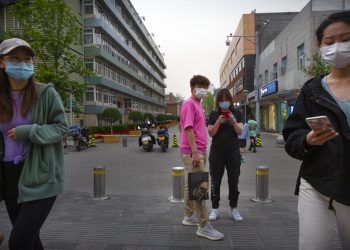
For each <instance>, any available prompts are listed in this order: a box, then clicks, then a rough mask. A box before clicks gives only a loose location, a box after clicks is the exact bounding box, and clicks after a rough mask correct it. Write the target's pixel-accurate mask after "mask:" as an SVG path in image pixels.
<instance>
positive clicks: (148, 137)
mask: <svg viewBox="0 0 350 250" xmlns="http://www.w3.org/2000/svg"><path fill="white" fill-rule="evenodd" d="M154 144H156V139H155V138H154V136H153V135H152V134H151V131H150V129H149V128H147V127H146V128H142V129H141V135H140V137H139V147H141V146H142V147H143V149H144V150H145V151H148V152H150V151H152V149H153V145H154Z"/></svg>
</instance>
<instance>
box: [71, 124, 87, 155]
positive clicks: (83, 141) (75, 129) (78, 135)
mask: <svg viewBox="0 0 350 250" xmlns="http://www.w3.org/2000/svg"><path fill="white" fill-rule="evenodd" d="M82 132H83V133H85V135H83V134H82ZM68 134H69V135H70V136H72V139H73V142H74V147H75V148H76V149H77V151H78V152H79V151H80V150H81V149H83V148H88V147H89V141H88V140H89V139H88V137H87V136H86V135H87V133H86V130H84V129H83V130H82V129H80V127H79V125H77V124H75V125H74V126H69V128H68Z"/></svg>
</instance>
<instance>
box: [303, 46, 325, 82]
mask: <svg viewBox="0 0 350 250" xmlns="http://www.w3.org/2000/svg"><path fill="white" fill-rule="evenodd" d="M308 60H309V61H311V63H310V65H309V66H308V67H306V68H305V70H304V72H305V74H306V75H307V76H309V77H316V76H319V75H322V74H327V73H329V72H330V67H329V65H328V64H327V63H326V62H325V61H324V60H323V59H322V56H321V54H320V52H319V51H314V52H313V53H312V54H311V59H308Z"/></svg>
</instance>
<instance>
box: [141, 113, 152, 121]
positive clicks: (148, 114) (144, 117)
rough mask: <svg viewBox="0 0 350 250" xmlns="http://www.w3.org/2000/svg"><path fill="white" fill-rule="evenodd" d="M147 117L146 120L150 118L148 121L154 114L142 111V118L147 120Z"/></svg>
mask: <svg viewBox="0 0 350 250" xmlns="http://www.w3.org/2000/svg"><path fill="white" fill-rule="evenodd" d="M147 118H148V120H150V121H154V115H153V114H151V113H144V114H143V119H144V120H147Z"/></svg>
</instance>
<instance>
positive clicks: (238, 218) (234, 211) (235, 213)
mask: <svg viewBox="0 0 350 250" xmlns="http://www.w3.org/2000/svg"><path fill="white" fill-rule="evenodd" d="M230 215H231V218H232V219H234V220H235V221H243V217H242V216H241V214H240V213H239V211H238V209H237V208H233V209H231V213H230Z"/></svg>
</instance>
